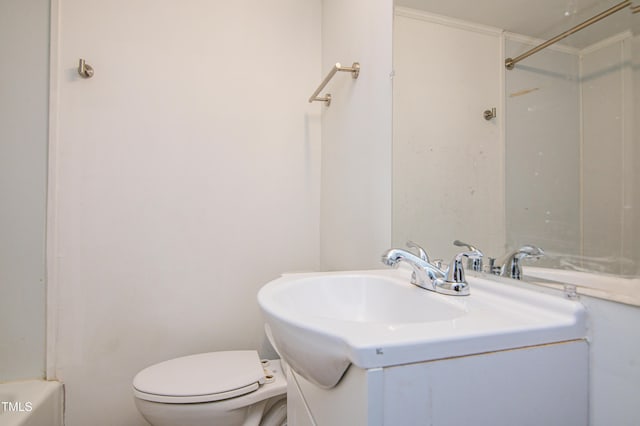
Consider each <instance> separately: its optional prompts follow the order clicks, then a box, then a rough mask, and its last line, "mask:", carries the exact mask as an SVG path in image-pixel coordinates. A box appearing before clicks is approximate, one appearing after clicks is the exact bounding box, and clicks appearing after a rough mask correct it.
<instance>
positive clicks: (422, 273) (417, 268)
mask: <svg viewBox="0 0 640 426" xmlns="http://www.w3.org/2000/svg"><path fill="white" fill-rule="evenodd" d="M381 260H382V263H384V264H385V265H387V266H391V267H393V268H397V267H398V265H399V264H400V262H406V263H407V264H409V266H411V268H412V269H413V275H412V277H411V282H412V283H413V284H415V285H417V286H418V287H422V288H426V289H428V290H434V287H433V282H434V281H435V280H436V279H438V278H444V277H445V273H444V272H442V271H441V270H440V269H438V268H436V267H435V266H433V265H432V264H431V263H429V262H428V261H426V260H424V259H422V258H421V257H418V256H416V255H415V254H413V253H411V252H409V251H407V250H403V249H396V248H394V249H390V250H387V251H386V252H385V253H384V254H383V255H382V259H381Z"/></svg>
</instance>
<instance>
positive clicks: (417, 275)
mask: <svg viewBox="0 0 640 426" xmlns="http://www.w3.org/2000/svg"><path fill="white" fill-rule="evenodd" d="M407 245H409V246H410V247H415V248H418V249H419V250H420V256H416V255H415V254H413V253H411V252H409V251H407V250H403V249H396V248H394V249H390V250H387V251H386V252H385V253H384V254H383V255H382V263H384V264H385V265H387V266H391V267H394V268H396V267H398V265H399V264H400V262H406V263H408V264H409V266H411V268H412V269H413V274H412V275H411V283H412V284H415V285H417V286H418V287H421V288H424V289H427V290H431V291H435V292H436V293H442V294H448V295H453V296H467V295H468V294H469V284H468V283H467V281H466V280H465V276H464V267H463V266H462V258H463V257H468V258H473V257H482V253H480V252H479V251H477V250H473V251H467V252H462V253H458V254H456V255H455V256H454V257H453V259H452V260H451V263H450V264H449V267H448V268H447V270H446V271H443V270H442V269H440V268H438V267H436V266H434V265H433V264H431V262H429V260H428V259H429V257H428V256H427V254H426V252H425V251H424V250H423V249H422V248H420V246H418V245H417V244H415V243H412V242H409V243H407ZM423 254H424V256H423Z"/></svg>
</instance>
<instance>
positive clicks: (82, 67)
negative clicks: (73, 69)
mask: <svg viewBox="0 0 640 426" xmlns="http://www.w3.org/2000/svg"><path fill="white" fill-rule="evenodd" d="M78 74H80V77H82V78H91V77H93V67H92V66H91V65H89V64H87V63H86V62H85V61H84V59H82V58H81V59H80V61H79V62H78Z"/></svg>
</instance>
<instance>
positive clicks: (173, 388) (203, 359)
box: [133, 351, 264, 403]
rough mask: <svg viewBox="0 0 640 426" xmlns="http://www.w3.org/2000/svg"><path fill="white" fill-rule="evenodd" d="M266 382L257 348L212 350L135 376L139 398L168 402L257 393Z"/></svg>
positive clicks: (215, 398) (156, 366) (134, 384)
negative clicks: (260, 385) (249, 349)
mask: <svg viewBox="0 0 640 426" xmlns="http://www.w3.org/2000/svg"><path fill="white" fill-rule="evenodd" d="M262 382H264V370H263V368H262V363H261V362H260V358H259V357H258V353H257V352H256V351H226V352H209V353H204V354H197V355H190V356H185V357H181V358H175V359H171V360H169V361H164V362H161V363H159V364H155V365H152V366H151V367H148V368H145V369H144V370H142V371H141V372H139V373H138V374H137V375H136V377H135V378H134V379H133V388H134V393H135V395H136V397H138V398H140V399H145V400H148V401H155V402H164V403H193V402H211V401H219V400H222V399H227V398H233V397H237V396H240V395H244V394H247V393H249V392H253V391H254V390H256V389H258V387H259V384H260V383H262Z"/></svg>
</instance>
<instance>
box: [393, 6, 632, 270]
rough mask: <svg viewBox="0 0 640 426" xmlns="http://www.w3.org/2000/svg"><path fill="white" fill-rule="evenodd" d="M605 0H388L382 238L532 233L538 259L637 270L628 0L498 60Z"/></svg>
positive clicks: (489, 243)
mask: <svg viewBox="0 0 640 426" xmlns="http://www.w3.org/2000/svg"><path fill="white" fill-rule="evenodd" d="M626 3H630V2H626ZM617 4H620V2H619V1H603V0H599V1H594V0H590V1H588V0H567V1H558V0H544V1H539V2H527V3H522V4H520V3H519V4H517V5H515V4H514V3H513V2H511V1H508V0H493V1H489V2H472V1H452V2H441V1H437V0H397V1H396V9H395V16H394V71H395V73H394V84H393V85H394V89H393V90H394V94H393V96H394V99H393V109H394V113H393V114H394V115H393V120H394V122H393V127H394V130H393V243H394V245H395V246H403V245H404V244H405V241H406V240H409V239H410V240H414V241H416V242H419V243H421V244H423V245H424V247H425V249H426V250H427V251H428V252H429V254H430V255H431V257H444V259H445V261H446V262H448V261H449V258H450V256H452V255H454V254H455V253H456V252H457V251H459V247H455V246H454V245H453V244H452V242H453V240H456V239H460V240H462V241H465V242H468V243H471V244H473V245H474V246H476V247H478V248H479V249H481V250H482V251H483V252H484V253H485V256H486V257H500V256H502V255H503V254H505V253H506V252H507V251H510V250H513V249H516V248H518V247H520V246H522V245H524V244H534V245H536V246H538V247H541V248H543V249H544V250H545V252H546V254H547V255H546V256H545V257H544V258H543V259H541V260H540V261H538V265H540V266H551V267H555V268H569V269H575V270H585V271H595V272H598V273H607V274H617V275H624V276H637V275H640V176H639V174H640V172H639V170H640V142H639V140H638V137H637V135H638V134H639V130H640V129H638V128H637V126H638V124H636V123H640V120H638V119H636V115H637V114H638V112H639V111H640V105H638V99H640V97H639V96H638V95H639V94H640V93H639V91H640V81H638V79H639V72H638V70H639V67H638V57H639V55H640V41H639V40H638V37H637V36H636V34H637V30H638V25H640V21H639V20H640V13H634V12H637V9H636V8H635V6H634V5H633V4H631V5H629V4H625V6H624V8H623V9H621V10H619V11H617V12H615V13H613V14H611V15H610V16H608V17H606V18H604V19H602V20H601V21H599V22H597V23H594V24H593V25H590V26H589V27H587V28H585V29H582V30H580V31H578V32H576V33H574V34H572V35H570V36H568V37H567V38H564V39H563V40H561V41H560V42H558V43H556V44H553V45H552V46H549V47H547V48H545V49H542V50H541V51H539V52H537V53H535V54H533V55H531V56H529V57H528V58H526V59H523V60H522V61H521V62H519V63H518V64H517V65H516V66H515V68H514V69H513V70H510V71H509V70H506V69H505V66H504V65H505V58H507V57H512V58H515V57H517V56H519V55H521V54H523V53H525V52H527V51H528V50H530V49H532V48H533V47H535V46H537V45H539V44H540V43H542V42H544V41H546V40H549V39H552V38H553V37H555V36H557V35H559V34H561V33H563V32H565V31H567V30H569V29H571V28H573V27H575V26H577V25H578V24H580V23H582V22H584V21H586V20H588V19H589V18H591V17H593V16H596V15H598V14H600V13H601V12H603V11H605V10H607V9H609V8H611V7H613V6H615V5H617ZM494 108H495V116H493V112H494Z"/></svg>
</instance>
